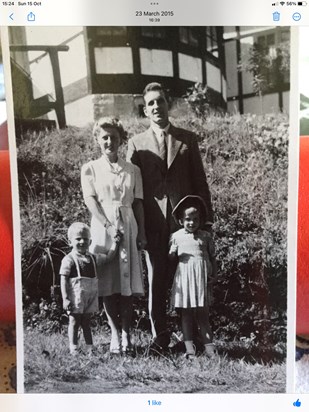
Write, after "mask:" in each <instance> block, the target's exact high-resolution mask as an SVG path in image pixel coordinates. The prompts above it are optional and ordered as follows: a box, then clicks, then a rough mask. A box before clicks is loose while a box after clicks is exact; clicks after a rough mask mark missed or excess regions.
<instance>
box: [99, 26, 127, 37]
mask: <svg viewBox="0 0 309 412" xmlns="http://www.w3.org/2000/svg"><path fill="white" fill-rule="evenodd" d="M126 34H127V28H126V26H102V27H96V35H97V36H98V37H102V36H111V37H120V36H126Z"/></svg>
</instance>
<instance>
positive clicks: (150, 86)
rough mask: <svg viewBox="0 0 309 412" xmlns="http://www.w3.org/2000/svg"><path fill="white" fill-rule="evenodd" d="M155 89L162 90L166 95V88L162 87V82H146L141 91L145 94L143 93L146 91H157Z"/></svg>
mask: <svg viewBox="0 0 309 412" xmlns="http://www.w3.org/2000/svg"><path fill="white" fill-rule="evenodd" d="M157 91H159V92H163V93H164V95H165V97H166V90H165V89H164V87H163V86H162V84H161V83H158V82H152V83H148V84H147V85H146V87H145V89H144V91H143V96H145V94H146V93H148V92H157Z"/></svg>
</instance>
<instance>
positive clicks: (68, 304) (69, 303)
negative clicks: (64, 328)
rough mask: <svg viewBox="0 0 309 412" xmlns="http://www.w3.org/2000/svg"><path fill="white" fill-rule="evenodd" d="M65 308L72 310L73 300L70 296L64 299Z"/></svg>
mask: <svg viewBox="0 0 309 412" xmlns="http://www.w3.org/2000/svg"><path fill="white" fill-rule="evenodd" d="M63 309H64V310H71V309H72V305H71V302H70V300H69V299H68V298H64V299H63Z"/></svg>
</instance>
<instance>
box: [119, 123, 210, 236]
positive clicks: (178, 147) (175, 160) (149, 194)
mask: <svg viewBox="0 0 309 412" xmlns="http://www.w3.org/2000/svg"><path fill="white" fill-rule="evenodd" d="M166 139H167V140H166V144H167V165H166V164H164V162H163V161H162V159H161V158H160V156H159V147H158V144H157V139H156V137H155V135H154V132H153V130H152V129H151V128H149V129H147V130H146V131H145V132H143V133H141V134H139V135H136V136H134V137H132V138H131V139H130V140H129V143H128V152H127V160H128V161H130V162H132V163H134V164H136V165H137V166H138V167H139V168H140V169H141V172H142V178H143V188H144V210H145V227H146V233H147V236H148V235H149V233H151V232H157V231H160V227H162V226H161V225H163V226H166V224H168V225H169V226H170V227H171V225H173V226H174V229H176V226H175V222H174V220H173V218H172V216H171V211H172V210H173V208H174V207H175V206H176V204H177V203H178V202H179V200H181V199H182V198H183V197H184V196H186V195H188V194H195V195H199V196H201V197H202V198H203V199H204V201H205V203H206V206H207V208H208V219H207V220H209V221H212V220H213V213H212V207H211V198H210V193H209V188H208V184H207V181H206V176H205V172H204V168H203V164H202V160H201V155H200V152H199V148H198V145H197V140H196V135H195V134H194V133H192V132H189V131H188V130H184V129H180V128H177V127H174V126H173V125H170V128H169V130H168V135H167V138H166ZM168 203H169V204H168Z"/></svg>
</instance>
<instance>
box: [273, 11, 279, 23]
mask: <svg viewBox="0 0 309 412" xmlns="http://www.w3.org/2000/svg"><path fill="white" fill-rule="evenodd" d="M279 20H280V13H279V12H278V11H275V12H274V13H273V21H279Z"/></svg>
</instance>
